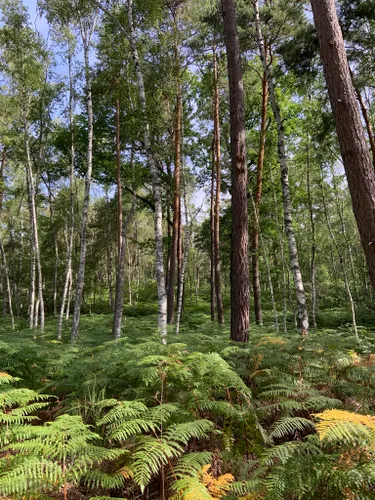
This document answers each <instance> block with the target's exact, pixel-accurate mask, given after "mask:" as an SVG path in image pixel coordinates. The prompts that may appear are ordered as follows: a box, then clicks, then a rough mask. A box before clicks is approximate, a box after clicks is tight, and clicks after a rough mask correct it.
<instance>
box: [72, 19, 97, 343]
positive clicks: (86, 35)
mask: <svg viewBox="0 0 375 500" xmlns="http://www.w3.org/2000/svg"><path fill="white" fill-rule="evenodd" d="M95 24H96V18H95V20H94V21H93V23H92V25H91V26H86V27H83V26H82V27H81V32H82V41H83V49H84V50H83V52H84V64H85V82H86V105H87V120H88V123H87V171H86V178H85V192H84V197H83V208H82V221H81V234H80V245H81V248H80V255H79V265H78V273H77V283H76V297H75V301H74V311H73V323H72V330H71V340H72V342H74V341H75V340H76V339H77V337H78V327H79V320H80V316H81V306H82V296H83V286H84V282H85V267H86V253H87V223H88V218H89V206H90V190H91V176H92V145H93V136H94V123H93V108H92V91H91V75H90V44H91V37H92V34H93V31H94V28H95Z"/></svg>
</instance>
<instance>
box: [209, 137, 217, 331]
mask: <svg viewBox="0 0 375 500" xmlns="http://www.w3.org/2000/svg"><path fill="white" fill-rule="evenodd" d="M215 178H216V175H215V140H213V141H212V162H211V200H210V201H211V206H210V289H211V294H210V298H211V321H215V307H216V306H215V304H216V290H215Z"/></svg>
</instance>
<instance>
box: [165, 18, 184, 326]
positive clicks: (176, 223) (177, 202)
mask: <svg viewBox="0 0 375 500" xmlns="http://www.w3.org/2000/svg"><path fill="white" fill-rule="evenodd" d="M175 23H176V19H175ZM174 50H175V65H176V125H175V133H174V141H175V145H174V146H175V148H174V149H175V151H174V189H173V193H174V194H173V231H172V248H171V258H170V266H169V275H168V292H167V293H168V297H167V302H168V305H167V321H168V324H170V325H172V324H173V323H174V297H175V281H176V267H178V265H177V264H178V261H179V258H178V257H179V230H180V211H181V193H180V184H181V116H182V95H181V77H180V68H179V51H178V46H177V44H176V45H175V49H174Z"/></svg>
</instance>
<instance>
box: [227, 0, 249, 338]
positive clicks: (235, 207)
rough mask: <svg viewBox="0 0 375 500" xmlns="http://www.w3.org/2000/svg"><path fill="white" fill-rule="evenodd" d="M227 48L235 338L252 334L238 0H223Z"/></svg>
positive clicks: (233, 328) (232, 288)
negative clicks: (236, 5)
mask: <svg viewBox="0 0 375 500" xmlns="http://www.w3.org/2000/svg"><path fill="white" fill-rule="evenodd" d="M221 7H222V15H223V21H224V34H225V45H226V49H227V64H228V79H229V107H230V130H231V159H232V245H231V335H230V336H231V339H232V340H235V341H237V342H247V341H248V338H249V319H250V314H249V306H250V303H249V299H250V280H249V241H248V240H249V237H248V232H249V227H248V206H247V190H248V186H247V165H246V139H245V138H246V133H245V106H244V87H243V78H242V69H241V59H240V49H239V42H238V35H237V24H236V10H235V4H234V0H221Z"/></svg>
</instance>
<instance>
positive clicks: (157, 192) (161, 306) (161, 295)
mask: <svg viewBox="0 0 375 500" xmlns="http://www.w3.org/2000/svg"><path fill="white" fill-rule="evenodd" d="M128 20H129V29H130V45H131V51H132V54H133V60H134V66H135V72H136V76H137V83H138V93H139V100H140V104H141V109H142V114H143V117H144V120H145V123H144V143H145V149H146V154H147V165H148V168H149V170H150V173H151V181H152V190H153V195H154V200H155V218H154V231H155V247H156V249H155V254H156V259H155V260H156V262H155V275H156V285H157V289H158V329H159V332H160V335H161V338H162V342H163V343H165V342H166V335H167V293H166V290H165V277H164V262H163V199H162V190H161V186H160V178H159V172H158V169H157V166H156V163H155V158H154V155H153V151H152V148H151V139H150V124H149V122H148V118H147V103H146V92H145V85H144V78H143V73H142V68H141V65H140V62H139V55H138V49H137V40H136V33H135V29H134V21H133V0H128Z"/></svg>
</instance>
